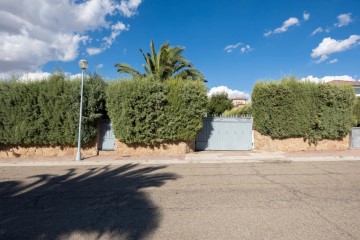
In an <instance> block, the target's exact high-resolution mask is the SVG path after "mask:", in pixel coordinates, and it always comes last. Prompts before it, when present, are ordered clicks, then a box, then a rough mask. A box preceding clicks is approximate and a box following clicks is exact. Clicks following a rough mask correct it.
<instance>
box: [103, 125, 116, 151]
mask: <svg viewBox="0 0 360 240" xmlns="http://www.w3.org/2000/svg"><path fill="white" fill-rule="evenodd" d="M99 150H106V151H113V150H115V135H114V132H113V131H112V128H111V121H110V120H109V119H104V120H102V121H101V122H100V138H99Z"/></svg>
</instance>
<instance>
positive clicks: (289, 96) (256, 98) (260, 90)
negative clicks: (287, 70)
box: [252, 78, 355, 142]
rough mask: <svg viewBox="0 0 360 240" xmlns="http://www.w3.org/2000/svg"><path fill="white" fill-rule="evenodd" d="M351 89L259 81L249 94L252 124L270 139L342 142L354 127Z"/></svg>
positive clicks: (341, 86)
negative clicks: (250, 94)
mask: <svg viewBox="0 0 360 240" xmlns="http://www.w3.org/2000/svg"><path fill="white" fill-rule="evenodd" d="M354 99H355V95H354V92H353V89H352V87H351V86H346V85H333V84H327V83H323V84H317V83H311V82H300V81H297V80H296V79H294V78H286V79H283V80H282V81H280V82H258V83H256V84H255V86H254V90H253V93H252V107H253V117H254V125H255V127H256V129H257V130H258V131H259V132H261V133H262V134H265V135H268V136H271V137H273V138H279V139H281V138H290V137H303V138H304V139H308V140H309V141H310V142H316V141H319V140H322V139H341V138H343V137H344V136H346V135H347V134H348V133H349V132H350V130H351V127H352V125H353V116H352V113H353V107H354Z"/></svg>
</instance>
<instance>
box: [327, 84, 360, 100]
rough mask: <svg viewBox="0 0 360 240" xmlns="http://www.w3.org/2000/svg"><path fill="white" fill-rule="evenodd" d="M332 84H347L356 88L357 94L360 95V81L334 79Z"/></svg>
mask: <svg viewBox="0 0 360 240" xmlns="http://www.w3.org/2000/svg"><path fill="white" fill-rule="evenodd" d="M329 83H331V84H347V85H351V86H352V87H353V88H354V92H355V95H356V96H357V97H360V81H343V80H332V81H330V82H329Z"/></svg>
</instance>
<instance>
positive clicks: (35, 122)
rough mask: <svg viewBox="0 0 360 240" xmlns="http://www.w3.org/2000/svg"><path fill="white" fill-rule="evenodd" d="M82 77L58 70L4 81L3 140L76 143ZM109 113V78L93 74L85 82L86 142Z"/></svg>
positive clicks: (0, 86) (0, 96) (0, 93)
mask: <svg viewBox="0 0 360 240" xmlns="http://www.w3.org/2000/svg"><path fill="white" fill-rule="evenodd" d="M80 84H81V81H80V79H75V80H69V79H67V78H66V76H65V75H64V74H63V73H61V72H56V73H54V74H52V75H51V76H50V78H49V79H48V80H42V81H35V82H29V83H23V82H18V81H10V82H0V106H1V107H0V143H2V144H43V145H76V144H77V137H78V124H79V107H80ZM104 113H105V82H104V81H103V79H102V78H101V77H100V76H98V75H96V74H95V75H92V76H90V77H88V78H86V79H85V82H84V105H83V124H82V142H83V143H89V142H91V141H92V140H94V138H95V136H96V124H97V119H98V118H99V117H101V115H102V114H104Z"/></svg>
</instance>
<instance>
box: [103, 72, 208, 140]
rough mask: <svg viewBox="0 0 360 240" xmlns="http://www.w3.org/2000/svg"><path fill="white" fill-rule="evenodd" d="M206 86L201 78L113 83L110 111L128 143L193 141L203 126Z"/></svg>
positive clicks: (119, 134)
mask: <svg viewBox="0 0 360 240" xmlns="http://www.w3.org/2000/svg"><path fill="white" fill-rule="evenodd" d="M206 102H207V98H206V88H205V86H204V84H203V82H201V81H189V80H176V79H175V80H168V81H165V82H157V81H150V80H149V79H146V78H144V79H131V80H120V81H114V82H111V83H110V84H109V86H108V89H107V100H106V105H107V111H108V114H109V116H110V119H111V122H112V124H113V130H114V133H115V136H116V137H117V138H118V139H119V140H121V141H123V142H125V143H145V144H155V143H158V142H163V141H167V140H171V141H177V140H191V139H194V138H195V137H196V134H197V133H198V131H200V129H201V128H202V124H203V116H204V114H205V112H206Z"/></svg>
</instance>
